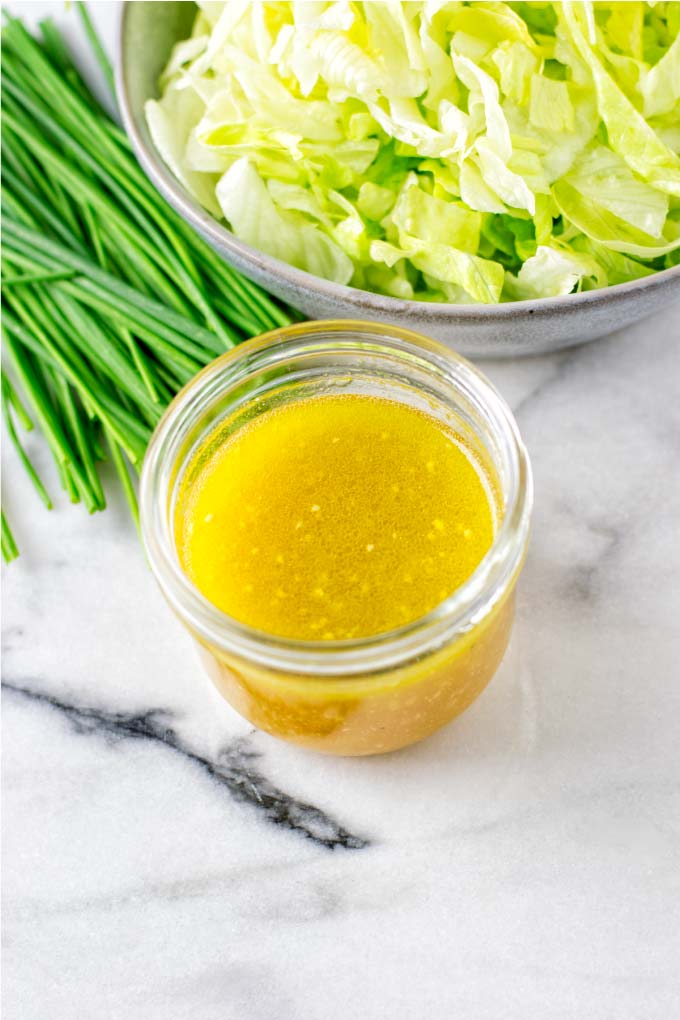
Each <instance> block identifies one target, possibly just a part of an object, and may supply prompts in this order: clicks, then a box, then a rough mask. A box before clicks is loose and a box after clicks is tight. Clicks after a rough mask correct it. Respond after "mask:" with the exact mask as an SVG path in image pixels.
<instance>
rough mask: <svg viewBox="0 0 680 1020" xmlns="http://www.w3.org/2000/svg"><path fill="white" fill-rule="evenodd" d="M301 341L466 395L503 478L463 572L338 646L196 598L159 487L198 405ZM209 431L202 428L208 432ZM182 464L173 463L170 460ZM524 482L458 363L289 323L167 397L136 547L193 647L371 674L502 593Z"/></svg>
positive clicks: (394, 332)
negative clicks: (486, 537)
mask: <svg viewBox="0 0 680 1020" xmlns="http://www.w3.org/2000/svg"><path fill="white" fill-rule="evenodd" d="M310 344H311V350H313V351H314V352H315V353H328V354H331V353H333V352H334V351H335V352H344V353H347V352H348V351H351V352H352V353H353V354H354V355H356V357H357V359H358V360H357V364H359V362H360V359H361V356H362V353H369V352H372V353H375V350H376V345H377V346H378V347H380V348H382V353H384V354H387V355H390V356H393V357H396V358H398V357H400V356H401V357H408V358H410V359H412V360H414V362H417V363H418V365H419V368H420V369H421V370H425V371H429V372H430V373H432V375H433V377H434V376H435V375H436V376H437V377H439V378H440V377H442V376H444V377H445V379H446V382H447V384H448V385H449V386H451V387H452V388H453V389H455V390H458V391H459V392H460V393H465V394H466V395H467V396H468V397H472V398H473V399H474V400H475V401H476V402H477V404H478V406H480V407H482V408H483V410H484V412H485V414H486V415H487V416H488V418H489V419H490V420H491V421H492V422H493V425H494V428H495V435H496V439H497V440H498V441H499V444H500V449H501V452H502V455H503V458H504V466H505V468H506V471H507V475H508V479H509V480H508V485H507V492H506V493H504V507H503V517H502V520H501V523H500V526H499V528H498V530H497V532H496V535H495V537H494V541H493V543H492V545H491V548H490V549H489V550H488V552H487V553H486V555H485V556H484V558H483V559H482V560H481V561H480V563H479V564H478V566H477V567H476V569H475V571H474V572H473V573H472V574H471V575H470V577H469V578H468V579H467V580H466V581H465V582H464V583H463V584H462V585H461V586H460V587H459V588H457V589H456V590H455V591H453V592H452V593H451V595H449V596H448V597H447V598H446V599H444V600H443V601H442V602H440V603H439V604H438V605H437V606H435V607H434V608H433V609H432V610H430V611H429V612H428V613H427V614H426V615H425V616H422V617H419V618H418V619H416V620H413V621H411V622H409V623H407V624H404V625H402V626H401V627H398V628H396V629H394V630H390V631H385V632H381V633H378V634H375V635H369V636H367V637H362V638H354V639H350V640H343V641H333V640H328V641H327V640H324V641H308V640H298V639H294V638H287V637H281V636H279V635H274V634H270V633H267V632H265V631H261V630H258V629H256V628H254V627H251V626H249V625H248V624H245V623H242V622H240V621H239V620H236V619H235V618H233V617H231V616H229V615H227V614H226V613H224V612H223V611H222V610H220V609H218V608H217V607H216V606H215V605H213V604H212V603H211V602H209V601H208V599H206V598H205V596H204V595H203V594H202V593H201V592H200V591H199V589H198V588H196V587H195V585H194V584H193V583H192V581H191V580H190V579H189V577H188V576H187V574H186V573H185V572H184V571H183V570H182V568H181V566H180V563H179V557H178V556H177V553H176V548H175V542H174V528H173V523H172V516H173V515H172V513H171V512H169V509H170V503H171V488H172V485H173V484H174V479H175V477H176V474H177V472H176V470H175V469H176V468H177V463H176V461H175V460H173V452H175V446H176V444H177V442H178V438H179V437H180V436H181V435H183V434H184V433H185V432H186V430H187V429H188V428H190V427H192V426H194V425H196V423H197V422H200V421H201V416H202V413H203V414H205V411H206V407H207V406H208V402H209V401H210V400H211V399H215V398H216V397H217V396H219V395H220V394H221V393H222V392H224V391H225V389H226V388H227V387H228V386H229V385H230V384H235V383H237V382H243V380H244V379H245V378H247V376H248V374H249V373H250V372H252V371H262V370H263V369H264V368H269V367H272V366H273V365H276V363H277V360H278V361H282V360H284V358H286V357H290V356H292V355H293V354H295V353H301V352H304V351H305V349H306V347H307V346H308V345H310ZM211 427H214V425H212V426H211ZM182 466H183V467H185V466H186V462H185V464H183V465H182ZM532 500H533V484H532V475H531V466H530V463H529V458H528V455H527V452H526V449H525V447H524V444H523V443H522V440H521V438H520V435H519V431H518V428H517V425H516V423H515V420H514V417H513V415H512V412H511V410H510V408H509V407H508V405H507V404H506V402H505V401H504V400H503V398H502V397H501V396H500V394H499V393H498V391H497V390H496V388H495V387H494V386H493V385H492V383H491V382H489V380H488V379H487V378H486V377H485V376H484V375H483V374H482V373H481V372H479V370H478V369H477V368H475V367H474V365H472V364H471V363H470V362H469V361H467V360H466V359H465V358H463V357H461V356H460V355H459V354H456V353H455V352H454V351H452V350H450V349H449V348H448V347H445V346H444V345H443V344H441V343H439V342H438V341H434V340H431V339H429V338H427V337H423V336H421V335H419V334H417V333H414V332H412V331H411V330H406V329H401V328H400V327H396V326H387V325H383V324H381V323H373V322H366V321H354V320H343V319H337V320H316V321H311V322H302V323H294V324H293V325H291V326H284V327H281V328H279V329H275V330H272V331H271V332H268V333H264V334H262V335H261V336H259V337H255V338H254V339H252V340H248V341H246V342H245V343H243V344H240V345H239V346H238V347H236V348H234V349H232V350H231V351H227V352H226V353H225V354H223V355H220V356H219V357H218V358H216V359H215V360H214V361H212V362H211V363H210V364H209V365H207V366H206V368H204V369H203V370H202V371H201V372H199V373H198V374H197V375H196V376H195V377H194V378H193V379H192V380H191V381H190V382H188V383H187V384H186V386H184V388H183V389H182V390H181V391H180V392H179V393H178V394H177V396H176V397H175V398H174V400H173V401H172V403H171V404H170V405H169V407H168V408H167V410H166V411H165V414H164V415H163V417H162V418H161V420H160V422H159V423H158V425H157V426H156V429H155V431H154V434H153V436H152V438H151V441H150V443H149V447H148V449H147V452H146V456H145V458H144V464H143V468H142V475H141V482H140V500H139V503H140V524H141V533H142V541H143V544H144V548H145V551H146V554H147V558H148V560H149V563H150V566H151V569H152V571H153V573H154V575H155V577H156V580H157V581H158V583H159V585H160V587H161V589H162V591H163V593H164V595H165V597H166V599H167V601H168V602H169V604H170V606H171V608H172V609H173V610H174V611H175V613H176V614H177V615H178V616H179V617H180V619H182V620H183V622H184V623H185V624H186V625H187V626H188V627H189V629H190V630H191V631H192V632H193V634H194V635H195V636H196V637H198V639H199V640H201V641H203V642H205V643H206V644H208V645H210V646H211V647H212V648H216V649H218V650H220V651H223V652H225V653H227V654H231V655H233V656H235V657H237V658H241V659H245V660H247V661H250V662H253V663H257V664H258V665H260V666H263V667H266V668H270V669H274V670H278V671H283V672H286V673H293V674H298V675H300V676H301V677H304V676H305V675H309V676H316V677H318V676H329V677H330V676H333V677H336V678H337V677H343V676H356V675H357V674H363V675H365V674H370V673H375V672H382V671H384V670H386V669H393V668H395V667H397V666H400V665H404V664H406V663H407V662H409V661H412V660H413V659H415V658H420V657H422V656H423V655H425V654H427V653H429V652H432V651H434V650H436V649H437V648H439V647H441V646H443V645H445V644H448V643H449V642H450V641H451V640H452V639H453V637H455V636H456V634H459V633H463V632H464V631H466V630H468V629H470V628H471V627H473V626H474V625H475V624H476V623H477V622H479V621H480V620H481V619H483V618H484V617H485V616H486V615H487V613H488V612H489V611H490V609H491V608H492V607H493V605H494V604H495V603H496V602H498V601H499V600H500V598H502V597H503V595H504V593H505V592H506V591H507V589H508V588H509V586H510V585H511V584H512V583H513V581H514V579H515V577H516V575H517V572H518V570H519V568H520V567H521V564H522V561H523V558H524V553H525V549H526V545H527V542H528V534H529V520H530V515H531V507H532Z"/></svg>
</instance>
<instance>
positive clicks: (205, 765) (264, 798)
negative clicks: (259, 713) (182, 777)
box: [2, 681, 370, 850]
mask: <svg viewBox="0 0 680 1020" xmlns="http://www.w3.org/2000/svg"><path fill="white" fill-rule="evenodd" d="M2 688H3V690H4V691H7V692H8V693H11V694H13V695H15V696H18V697H21V698H25V699H27V700H29V701H31V702H33V703H35V704H39V705H42V706H44V707H47V708H51V709H54V710H55V711H57V712H60V713H61V714H62V715H63V716H65V717H66V718H67V719H68V721H69V722H70V724H71V726H72V727H73V729H74V730H75V732H76V733H78V734H81V735H84V736H102V737H104V738H105V739H109V740H130V739H133V740H134V739H141V740H148V741H152V742H157V743H159V744H161V745H162V746H164V747H165V748H167V749H168V750H171V751H175V752H177V753H178V754H180V755H181V756H182V757H183V758H186V759H187V760H188V761H190V762H192V763H193V764H195V765H197V766H199V768H201V769H202V770H203V771H204V772H206V773H207V774H208V775H209V776H210V778H211V779H213V780H214V781H215V782H216V783H218V784H219V785H220V786H223V787H225V789H227V790H228V791H229V793H230V794H231V796H232V797H233V798H234V800H236V801H238V802H239V803H242V804H248V805H250V806H251V807H254V808H256V809H257V810H258V811H259V812H260V814H261V815H263V816H264V818H265V819H266V821H267V822H269V823H270V824H272V825H275V826H278V827H280V828H283V829H288V830H289V831H291V832H294V833H296V834H298V835H300V836H303V837H305V838H306V839H309V840H311V841H312V842H313V843H315V844H317V845H318V846H322V847H325V848H326V849H328V850H335V849H336V848H337V847H340V848H342V849H345V850H362V849H364V848H365V847H367V846H369V845H370V841H369V840H368V839H367V838H366V837H364V836H359V835H356V834H355V833H352V832H350V831H349V830H348V829H346V828H345V827H344V826H343V825H341V824H340V823H339V822H338V821H336V820H335V819H334V818H332V817H331V816H330V815H328V814H326V812H325V811H322V810H321V809H320V808H318V807H315V806H314V805H313V804H309V803H307V802H305V801H300V800H296V799H295V798H294V797H291V796H290V795H289V794H287V793H286V792H285V791H283V790H281V789H279V788H278V787H277V786H275V785H274V784H273V783H272V782H271V781H270V780H269V779H267V777H266V776H265V775H264V774H263V773H262V772H261V771H260V770H259V769H258V768H257V765H256V762H257V759H258V758H259V757H261V756H260V754H259V753H258V752H257V751H254V750H253V749H252V748H251V747H249V746H248V742H247V739H245V738H239V739H237V740H234V741H232V742H231V743H229V744H227V745H226V746H225V747H224V748H222V750H221V751H220V752H219V754H218V755H217V757H216V758H215V759H214V760H211V759H210V758H207V757H205V756H203V755H201V754H199V753H198V752H196V751H194V750H192V749H191V748H190V747H189V746H188V745H187V744H185V743H184V742H183V741H182V740H181V738H180V737H179V735H178V734H177V732H176V730H175V729H174V728H173V727H172V726H171V725H169V723H170V721H171V720H172V713H170V712H168V711H166V710H164V709H157V708H154V709H148V710H147V711H145V712H137V713H135V712H112V711H108V710H106V709H100V708H92V707H89V706H84V705H75V704H71V703H69V702H67V701H63V700H62V699H60V698H56V697H54V696H53V695H51V694H47V693H45V692H43V691H39V690H35V689H33V688H31V687H29V686H27V685H25V684H21V683H14V682H10V681H4V682H3V684H2Z"/></svg>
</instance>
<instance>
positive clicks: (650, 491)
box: [3, 3, 680, 1020]
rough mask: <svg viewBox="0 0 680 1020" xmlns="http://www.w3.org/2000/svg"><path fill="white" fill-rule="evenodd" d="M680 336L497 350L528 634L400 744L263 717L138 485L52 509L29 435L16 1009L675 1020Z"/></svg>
mask: <svg viewBox="0 0 680 1020" xmlns="http://www.w3.org/2000/svg"><path fill="white" fill-rule="evenodd" d="M10 6H13V7H14V9H15V10H16V9H17V5H16V4H15V5H10ZM18 6H19V7H21V9H22V11H23V12H24V13H28V14H30V15H31V16H35V14H36V13H44V12H45V11H47V10H50V11H55V12H56V13H57V15H58V17H59V18H60V19H62V20H63V18H64V15H63V13H62V8H61V5H60V4H47V3H43V4H21V5H18ZM95 14H96V16H97V20H98V21H99V22H100V24H102V25H103V26H104V28H105V31H106V33H107V35H106V37H107V39H110V38H111V37H112V28H111V26H112V24H113V20H112V19H113V5H111V4H97V5H96V8H95ZM679 340H680V306H679V305H676V306H675V308H674V309H670V310H668V311H667V312H665V313H664V314H661V315H658V316H657V317H656V318H654V319H650V320H649V321H647V322H643V323H641V324H639V325H636V326H634V327H633V328H631V329H629V330H626V331H623V332H620V333H618V334H616V335H614V336H612V337H610V338H608V339H606V340H603V341H599V342H597V343H595V344H592V345H589V346H586V347H583V348H581V349H576V350H572V351H568V352H566V353H562V354H558V355H555V356H552V357H544V358H540V359H534V360H527V361H518V362H514V363H510V364H501V363H487V365H486V366H485V367H486V370H487V372H488V373H489V374H490V375H491V377H492V378H493V380H494V381H495V382H496V384H497V385H498V386H499V388H500V389H501V391H502V392H503V393H504V394H505V396H506V397H507V399H508V400H509V402H510V403H511V405H512V407H513V408H514V410H515V413H516V415H517V418H518V421H519V425H520V428H521V430H522V433H523V436H524V439H525V441H526V444H527V446H528V448H529V451H530V454H531V458H532V461H533V466H534V471H535V483H536V508H535V527H534V535H533V541H532V545H531V550H530V555H529V559H528V562H527V566H526V570H525V572H524V575H523V577H522V581H521V585H520V590H519V616H518V622H517V626H516V631H515V635H514V638H513V642H512V645H511V649H510V651H509V653H508V656H507V659H506V662H505V663H504V665H503V666H502V668H501V670H500V672H499V674H498V675H497V677H496V679H495V680H494V681H493V682H492V684H491V685H490V686H489V688H488V689H487V690H486V692H485V693H484V694H483V695H482V697H481V698H480V699H479V701H478V702H476V703H475V705H474V706H473V707H472V708H471V709H470V710H469V711H468V712H467V713H466V714H465V715H464V716H462V717H461V718H460V719H459V720H458V721H456V722H455V723H454V724H452V725H451V726H449V727H448V728H446V729H445V730H443V731H441V732H440V733H439V734H437V735H435V736H434V737H433V738H431V739H430V740H428V741H426V742H425V743H423V744H420V745H418V746H416V747H413V748H410V749H407V750H405V751H402V752H399V753H397V754H393V755H390V756H386V757H383V758H373V759H329V758H324V757H321V756H317V755H313V754H309V753H306V752H304V751H301V750H298V749H296V748H295V747H292V746H288V745H285V744H282V743H278V742H276V741H274V740H273V739H271V738H270V737H268V736H266V735H264V734H262V733H258V732H256V731H254V730H253V729H252V727H251V726H250V725H249V724H248V723H246V722H245V721H244V720H242V719H241V718H239V717H238V716H237V715H235V714H234V713H233V712H232V711H231V710H230V709H229V707H228V706H227V705H226V704H225V703H224V702H222V701H221V700H220V699H219V697H218V695H217V694H216V693H214V692H213V690H212V688H211V687H210V685H209V683H208V681H207V680H206V679H205V678H204V677H203V675H202V673H201V669H200V667H199V665H198V662H197V660H196V658H195V656H194V652H193V650H192V647H191V646H190V643H189V640H188V639H187V637H186V636H185V635H184V634H183V633H182V632H181V630H180V629H179V627H178V625H177V624H176V622H175V620H174V619H173V618H172V617H171V615H170V613H169V611H168V610H167V609H166V607H165V605H164V603H163V601H162V599H161V597H160V595H159V593H158V591H157V590H156V588H155V585H154V582H153V580H152V578H151V576H150V574H149V572H148V570H147V568H146V565H145V562H144V558H143V556H142V553H141V549H140V546H139V543H138V541H137V538H136V535H135V532H134V529H133V526H132V524H131V523H130V521H129V519H128V516H127V511H126V509H125V508H124V506H123V505H122V501H117V500H116V499H113V500H112V505H111V507H110V509H109V510H107V512H106V513H105V514H100V515H96V516H94V517H88V516H87V514H86V513H85V511H84V510H83V509H82V508H80V507H75V508H74V507H71V506H69V505H68V504H67V502H66V497H65V496H64V495H63V494H62V495H61V496H60V497H59V499H58V505H57V507H56V509H55V510H54V511H53V512H52V513H51V514H47V513H46V512H45V511H44V510H43V508H42V507H41V506H40V504H39V503H38V501H37V499H36V498H35V497H34V494H33V492H32V490H31V489H30V484H29V483H28V481H27V480H26V479H25V478H24V477H23V476H22V474H21V472H20V469H19V468H18V465H17V463H16V460H15V457H14V456H13V453H12V451H8V450H6V449H4V450H3V468H4V482H3V484H4V491H5V495H6V506H7V509H8V512H9V514H10V516H11V519H12V521H13V525H14V530H15V533H16V537H17V540H18V541H19V543H20V545H21V548H22V556H21V558H20V559H19V560H18V561H16V562H15V563H13V564H12V565H11V566H10V567H9V568H7V569H5V571H4V584H3V674H4V688H5V689H4V697H3V712H4V721H3V729H4V776H3V783H4V934H5V949H4V1005H5V1010H6V1012H5V1016H6V1017H7V1020H38V1018H42V1017H50V1018H51V1020H75V1018H77V1020H189V1018H191V1020H301V1018H305V1020H341V1018H342V1020H345V1018H348V1017H356V1018H357V1020H383V1018H384V1020H450V1018H454V1017H455V1018H461V1020H500V1018H502V1020H533V1018H540V1020H572V1018H574V1020H669V1018H670V1017H671V1015H673V1014H674V1011H677V1006H678V1000H679V997H680V975H679V971H678V959H680V883H679V875H680V796H679V780H680V764H679V758H678V748H679V741H678V733H679V732H680V684H679V683H678V679H679V676H680V673H679V670H678V662H680V628H679V625H678V620H679V619H680V590H679V585H678V575H679V571H680V562H679V561H680V539H679V536H678V520H679V514H680V471H679V470H678V460H679V454H680V417H679V414H678V409H679V408H680V359H679V344H678V341H679ZM28 445H29V449H30V452H31V455H32V456H34V457H35V460H36V462H37V464H38V465H39V466H40V467H41V468H42V471H43V473H44V476H45V478H46V479H49V482H50V484H51V488H52V490H54V491H56V489H57V485H56V479H55V476H54V472H53V470H52V468H51V466H50V465H49V463H48V460H47V457H46V456H45V452H44V449H43V448H42V446H41V445H40V442H39V441H35V440H31V441H30V442H29V444H28Z"/></svg>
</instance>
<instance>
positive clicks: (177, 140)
mask: <svg viewBox="0 0 680 1020" xmlns="http://www.w3.org/2000/svg"><path fill="white" fill-rule="evenodd" d="M198 7H199V11H198V14H197V17H196V21H195V24H194V27H193V32H192V35H191V38H189V39H186V40H183V41H182V42H180V43H178V44H177V45H176V46H175V48H174V50H173V52H172V55H171V58H170V61H169V63H168V65H167V67H166V69H165V71H164V73H163V76H162V80H161V88H162V97H161V99H160V100H158V101H154V102H149V103H148V104H147V109H146V115H147V119H148V123H149V127H150V130H151V133H152V136H153V139H154V142H155V144H156V146H157V148H158V150H159V152H160V153H161V155H162V157H163V158H164V160H165V161H166V162H167V164H168V165H169V166H170V168H171V169H172V170H173V172H174V173H175V174H176V176H177V177H178V178H179V179H180V181H182V183H183V184H184V185H185V186H186V187H187V188H188V189H189V191H191V192H192V194H193V195H194V196H195V197H196V198H197V199H198V201H199V202H200V203H201V204H202V205H203V206H204V207H205V208H206V209H208V210H209V211H210V212H211V213H212V214H213V215H215V216H216V217H219V218H222V217H223V218H224V219H225V220H226V221H227V222H228V224H229V226H230V228H231V230H232V231H233V232H234V234H235V235H236V236H237V237H239V238H240V239H241V240H243V241H245V242H246V243H247V244H249V245H252V246H253V247H255V248H257V249H259V250H260V251H262V252H265V253H267V254H269V255H271V256H274V257H275V258H278V259H281V260H282V261H284V262H287V263H289V264H291V265H294V266H297V267H298V268H300V269H304V270H307V271H308V272H310V273H314V274H316V275H317V276H321V277H325V278H327V279H329V280H334V281H336V282H337V283H341V284H350V285H352V286H355V287H360V288H363V289H365V290H370V291H375V292H378V293H381V294H387V295H391V296H393V297H398V298H407V299H417V300H424V301H449V302H455V303H487V304H488V303H496V302H499V301H509V300H520V299H524V298H540V297H553V296H557V295H562V294H569V293H571V292H572V291H576V290H587V289H592V288H597V287H604V286H607V285H610V284H616V283H622V282H624V281H627V280H634V279H637V278H639V277H642V276H647V275H648V274H650V273H652V272H654V271H656V270H659V269H663V268H667V267H669V266H672V265H675V264H677V263H678V262H680V254H679V253H680V158H679V157H678V153H679V152H680V3H638V2H626V3H568V2H565V3H494V2H488V3H487V2H483V0H478V2H475V3H460V2H453V3H442V2H437V0H427V2H424V3H411V2H405V3H401V2H397V0H385V2H373V3H349V2H346V0H338V2H336V3H322V2H299V3H279V2H277V3H262V2H251V0H230V2H228V3H213V2H200V3H199V4H198Z"/></svg>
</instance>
